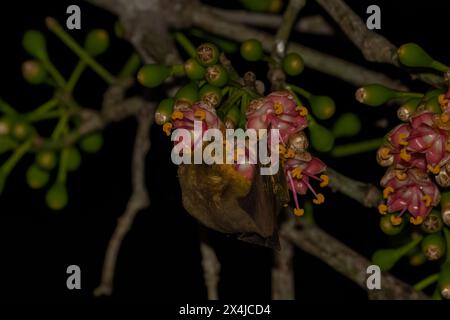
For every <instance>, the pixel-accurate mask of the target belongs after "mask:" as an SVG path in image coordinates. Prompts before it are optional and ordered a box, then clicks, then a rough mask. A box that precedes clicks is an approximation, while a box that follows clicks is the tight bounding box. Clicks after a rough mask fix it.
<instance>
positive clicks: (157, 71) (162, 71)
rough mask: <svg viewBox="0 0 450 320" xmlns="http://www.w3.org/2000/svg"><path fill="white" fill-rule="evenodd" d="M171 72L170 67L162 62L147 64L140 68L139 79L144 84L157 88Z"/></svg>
mask: <svg viewBox="0 0 450 320" xmlns="http://www.w3.org/2000/svg"><path fill="white" fill-rule="evenodd" d="M170 74H171V68H170V67H167V66H163V65H161V64H147V65H145V66H143V67H142V68H141V69H140V70H139V72H138V76H137V79H138V81H139V83H140V84H142V85H143V86H145V87H148V88H155V87H157V86H159V85H161V84H162V83H163V82H164V81H165V80H166V79H167V78H168V77H169V76H170Z"/></svg>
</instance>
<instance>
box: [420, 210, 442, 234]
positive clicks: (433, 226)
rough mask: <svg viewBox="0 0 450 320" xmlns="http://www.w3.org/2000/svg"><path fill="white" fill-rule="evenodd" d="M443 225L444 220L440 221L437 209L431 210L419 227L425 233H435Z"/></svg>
mask: <svg viewBox="0 0 450 320" xmlns="http://www.w3.org/2000/svg"><path fill="white" fill-rule="evenodd" d="M443 226H444V222H442V218H441V213H440V212H439V211H437V210H432V211H431V212H430V214H429V215H428V216H427V217H426V218H425V219H424V221H423V222H422V224H421V226H420V227H421V228H422V230H423V231H425V232H426V233H435V232H439V231H441V230H442V227H443Z"/></svg>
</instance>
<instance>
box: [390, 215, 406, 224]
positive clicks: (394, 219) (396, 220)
mask: <svg viewBox="0 0 450 320" xmlns="http://www.w3.org/2000/svg"><path fill="white" fill-rule="evenodd" d="M402 220H403V219H402V217H398V216H391V223H392V225H394V226H398V225H399V224H400V223H402Z"/></svg>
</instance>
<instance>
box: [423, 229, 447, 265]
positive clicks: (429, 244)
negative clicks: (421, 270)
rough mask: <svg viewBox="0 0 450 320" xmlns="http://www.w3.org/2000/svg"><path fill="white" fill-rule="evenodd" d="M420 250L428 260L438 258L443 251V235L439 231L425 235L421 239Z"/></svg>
mask: <svg viewBox="0 0 450 320" xmlns="http://www.w3.org/2000/svg"><path fill="white" fill-rule="evenodd" d="M422 252H423V254H424V255H425V257H427V259H428V260H438V259H440V258H441V257H442V256H443V255H444V253H445V241H444V237H442V235H441V234H440V233H433V234H429V235H427V236H426V237H425V238H424V239H423V241H422Z"/></svg>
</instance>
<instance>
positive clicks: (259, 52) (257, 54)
mask: <svg viewBox="0 0 450 320" xmlns="http://www.w3.org/2000/svg"><path fill="white" fill-rule="evenodd" d="M240 52H241V56H242V57H243V58H244V59H245V60H247V61H259V60H261V59H262V57H263V55H264V51H263V47H262V44H261V42H260V41H258V40H256V39H249V40H246V41H244V42H242V44H241V51H240Z"/></svg>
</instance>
